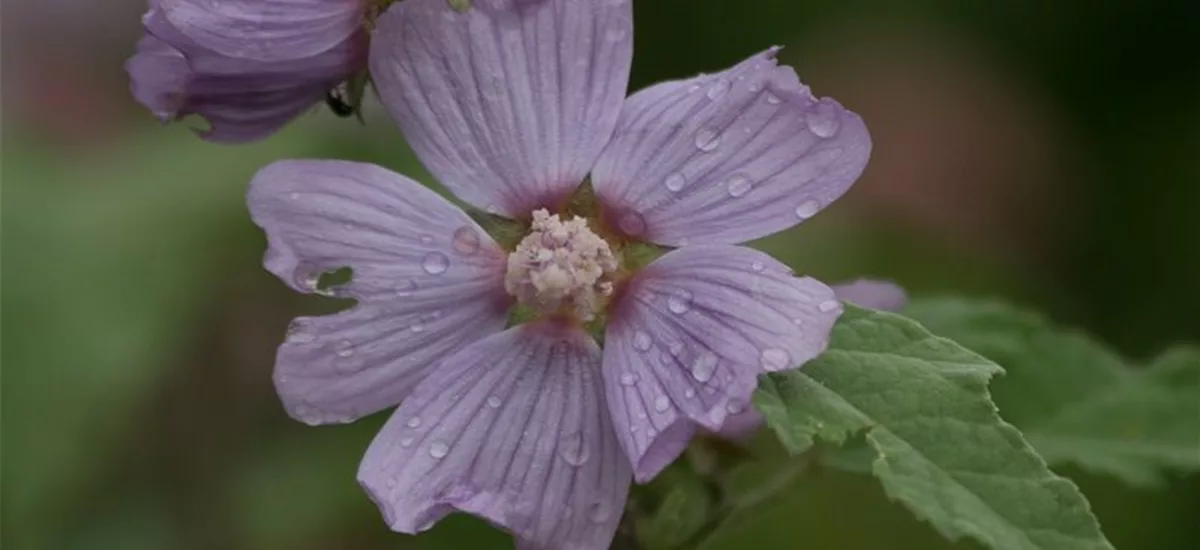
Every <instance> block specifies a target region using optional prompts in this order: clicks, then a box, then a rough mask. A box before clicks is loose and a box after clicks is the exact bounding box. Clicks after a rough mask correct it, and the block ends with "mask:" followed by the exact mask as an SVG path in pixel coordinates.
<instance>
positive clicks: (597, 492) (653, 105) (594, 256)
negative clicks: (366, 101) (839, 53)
mask: <svg viewBox="0 0 1200 550" xmlns="http://www.w3.org/2000/svg"><path fill="white" fill-rule="evenodd" d="M473 4H474V7H473V8H472V9H471V10H470V11H468V12H466V13H456V12H454V11H452V10H451V9H450V8H449V7H448V6H447V3H446V1H445V0H405V1H404V2H401V3H399V4H396V5H395V6H393V7H392V8H391V9H390V10H389V11H388V12H387V13H386V14H384V15H383V16H382V17H381V18H380V19H379V21H378V22H377V23H378V24H377V28H376V31H375V35H374V36H373V39H372V40H373V44H372V50H371V55H370V68H371V72H372V75H373V78H374V79H375V82H376V84H377V86H378V89H379V92H380V94H381V97H382V99H383V102H384V104H385V105H386V106H387V108H388V110H389V111H390V113H391V115H392V116H393V118H395V119H396V120H397V121H398V123H399V124H400V126H401V128H402V130H403V131H404V133H405V135H406V136H407V138H408V140H409V143H410V144H411V146H412V147H413V149H414V150H415V151H416V153H417V155H418V156H419V157H420V158H421V160H422V161H423V162H424V163H425V165H426V167H428V168H429V170H430V171H431V172H432V173H433V174H434V175H435V176H437V178H438V179H439V180H440V181H441V182H442V183H444V184H445V185H446V187H447V188H449V190H450V191H452V192H453V193H454V194H455V195H457V196H458V197H459V198H461V199H463V200H465V201H467V202H469V203H471V204H473V205H476V206H478V207H480V208H481V209H485V210H487V211H489V212H493V213H496V214H500V215H504V216H508V217H510V218H514V219H517V220H519V221H521V222H522V223H524V224H527V228H528V231H527V233H526V234H525V235H524V237H523V238H522V239H521V241H520V243H519V244H518V245H516V246H515V249H509V250H506V249H505V248H502V247H501V246H500V245H498V244H497V243H496V242H494V241H493V240H492V239H491V238H490V237H489V236H488V235H487V234H486V233H484V231H483V230H482V229H481V228H480V227H479V226H478V225H476V224H475V222H473V221H472V219H471V218H470V217H468V216H467V214H466V213H464V212H463V211H462V210H460V209H459V208H457V207H455V206H453V205H452V204H451V203H449V202H447V201H446V200H444V199H442V198H441V197H439V196H438V195H436V194H434V193H433V192H432V191H429V190H427V189H425V188H424V187H422V186H420V185H419V184H417V183H415V182H413V181H412V180H410V179H408V178H405V177H403V176H400V175H398V174H395V173H392V172H390V171H387V170H385V169H383V168H379V167H376V166H372V165H367V164H359V163H352V162H341V161H284V162H279V163H276V164H273V165H271V166H268V167H267V168H265V169H263V170H262V171H261V172H260V173H259V174H258V175H257V176H256V177H255V179H254V181H253V183H252V184H251V188H250V193H249V206H250V209H251V212H252V215H253V217H254V220H255V222H256V223H258V224H259V225H260V226H262V227H263V228H264V229H265V230H266V233H267V237H268V240H269V245H270V249H269V251H268V253H267V257H266V260H265V263H266V267H267V269H268V270H270V271H271V272H272V273H275V274H276V275H278V276H279V277H280V278H282V279H283V280H284V281H285V282H286V283H287V284H289V285H290V286H292V287H293V288H295V289H296V290H299V291H302V292H315V291H317V288H316V286H317V285H316V280H317V277H318V276H319V275H320V274H321V273H322V272H325V271H328V270H331V269H335V268H339V267H342V266H350V267H351V268H352V269H353V278H352V280H351V281H350V282H349V283H347V284H345V285H343V286H341V287H338V288H336V289H332V290H331V291H330V292H333V293H334V294H336V295H338V296H343V297H349V298H353V299H355V300H356V301H357V302H358V303H357V305H356V306H355V307H353V308H351V309H349V310H346V311H343V312H341V313H337V314H334V315H329V316H324V317H307V318H300V319H297V320H296V321H295V323H294V324H293V326H292V327H291V328H290V330H289V334H288V337H287V341H286V342H285V343H284V344H283V345H282V346H281V347H280V349H279V355H278V362H277V365H276V375H275V381H276V386H277V388H278V390H279V393H280V396H281V397H282V399H283V402H284V404H285V406H286V407H287V409H288V411H289V412H290V414H292V415H293V416H294V417H296V418H298V419H300V420H302V421H304V422H308V423H312V424H319V423H328V422H346V421H350V420H353V419H355V418H358V417H360V416H362V415H365V414H370V413H372V412H375V411H378V410H381V409H384V408H387V407H390V406H393V405H396V404H397V403H400V407H399V409H398V410H397V411H396V412H395V413H394V414H393V416H392V418H391V420H389V421H388V423H387V424H386V425H385V426H384V428H383V429H382V430H381V431H380V433H379V435H378V436H377V438H376V439H375V441H374V442H373V443H372V444H371V446H370V449H368V451H367V454H366V457H365V458H364V460H363V462H362V465H361V468H360V470H359V475H358V477H359V481H360V483H361V484H362V485H363V487H364V488H365V489H366V490H367V492H368V493H369V494H370V496H371V497H372V498H373V499H374V500H375V502H376V503H377V504H378V505H379V507H380V508H381V510H382V511H383V514H384V516H385V518H386V520H387V523H388V525H389V526H391V528H393V529H395V530H397V531H401V532H405V533H416V532H418V531H422V530H424V529H427V528H428V527H430V526H431V525H432V524H433V523H434V522H436V521H437V520H438V519H440V518H442V517H443V516H445V515H446V514H448V513H450V512H452V511H454V510H460V511H465V512H469V513H472V514H475V515H478V516H480V517H483V518H486V519H487V520H489V521H491V522H493V523H495V524H497V525H499V526H502V527H504V528H506V529H508V530H509V531H511V532H513V533H514V534H515V535H516V537H517V539H518V542H519V545H520V546H521V547H523V548H580V549H602V548H606V547H607V545H608V543H609V542H610V541H611V539H612V536H613V533H614V531H615V529H616V526H617V523H618V521H619V520H620V516H621V512H622V507H623V505H624V501H625V497H626V494H627V491H628V484H629V482H630V478H631V477H633V478H635V479H637V480H638V481H646V480H649V479H651V478H652V477H653V476H654V475H656V474H657V473H658V472H659V471H660V470H661V469H662V468H663V467H665V466H666V465H667V464H668V463H670V462H671V461H672V460H673V459H674V458H676V457H677V456H678V455H679V454H680V452H681V451H682V449H683V448H684V446H685V445H686V444H687V442H688V440H689V439H690V438H691V437H692V435H693V434H694V433H695V432H696V430H697V429H705V430H710V431H717V430H720V429H722V427H723V426H725V425H726V424H729V423H734V422H737V421H738V419H739V418H741V417H742V416H746V415H745V413H746V411H747V408H748V406H749V399H750V395H751V393H752V392H753V390H754V388H755V385H756V377H757V375H758V374H760V373H763V372H769V371H778V370H783V369H790V368H794V367H795V366H797V365H800V364H803V363H804V362H806V361H808V360H809V359H812V358H813V357H815V356H817V355H818V354H820V353H821V352H822V350H824V348H825V346H826V343H827V339H828V337H829V331H830V328H831V327H832V325H833V323H834V322H835V320H836V319H837V317H838V315H839V313H840V311H841V305H840V303H839V302H838V300H837V298H836V296H835V295H834V291H833V290H831V289H830V288H829V287H827V286H825V285H824V284H822V283H820V282H818V281H816V280H814V279H811V278H806V277H795V276H793V275H792V273H791V270H790V269H788V268H787V266H785V265H783V264H781V263H779V262H778V261H776V260H774V259H772V258H771V257H770V256H768V255H766V254H764V253H762V252H759V251H756V250H753V249H750V248H744V247H740V246H736V244H737V243H741V242H744V241H747V240H751V239H756V238H759V237H763V236H766V235H768V234H771V233H773V232H776V231H779V230H781V229H785V228H787V227H790V226H792V225H795V224H798V223H800V222H802V221H804V220H805V219H808V218H809V217H811V216H813V215H814V214H816V213H817V211H819V210H820V209H821V208H823V207H825V206H827V205H828V204H829V203H831V202H832V201H834V200H835V199H836V198H838V197H839V196H840V195H842V194H843V193H844V192H845V191H846V190H847V189H849V187H850V185H851V184H852V182H853V181H854V180H855V179H856V178H857V177H858V175H859V173H860V172H861V171H862V170H863V168H864V166H865V165H866V162H867V157H868V155H869V152H870V148H871V145H870V138H869V136H868V135H867V131H866V128H865V127H864V125H863V123H862V121H861V120H860V119H859V117H858V116H856V115H854V114H853V113H850V112H849V111H846V110H844V109H843V108H842V107H841V106H840V105H839V104H838V103H837V102H835V101H833V100H830V99H817V98H815V97H813V96H812V95H811V93H810V92H809V90H808V88H806V87H805V86H803V85H802V84H800V82H799V80H798V79H797V77H796V75H795V73H794V72H793V71H792V70H791V69H789V68H786V67H781V66H778V65H777V64H776V62H775V60H774V55H775V50H770V51H767V52H764V53H761V54H758V55H755V56H753V57H751V58H750V59H748V60H746V61H744V62H742V63H740V64H738V65H737V66H735V67H733V68H731V69H729V70H727V71H724V72H721V73H718V74H714V75H709V76H700V77H696V78H692V79H688V80H681V81H674V82H666V83H662V84H659V85H656V86H652V87H650V88H647V89H645V90H642V91H640V92H638V93H636V94H634V95H633V96H631V97H629V98H628V99H626V98H625V97H624V95H625V90H626V86H627V83H628V75H629V67H630V62H631V57H632V49H633V37H632V34H633V26H632V8H631V5H630V3H629V2H628V1H622V0H475V2H474V3H473ZM589 174H590V181H591V183H592V187H593V188H594V191H595V201H594V202H595V203H596V204H595V206H596V211H595V212H592V211H591V210H590V209H585V210H588V212H585V213H592V214H594V215H593V216H592V217H590V218H583V217H579V216H578V214H579V213H580V212H579V211H578V208H579V207H578V206H576V205H578V204H579V201H577V202H575V203H571V204H572V206H568V203H569V199H570V198H571V197H572V196H573V195H574V194H575V192H576V189H577V188H578V187H579V186H580V184H581V182H582V181H584V180H585V178H588V177H589ZM582 202H583V203H584V204H587V201H582ZM638 241H647V242H651V243H656V244H659V245H667V246H674V247H678V248H676V249H675V250H672V251H670V252H668V253H666V254H664V255H662V256H661V257H659V258H658V259H657V260H655V261H653V262H652V263H650V264H649V265H647V266H646V267H645V268H643V269H640V270H634V269H633V268H635V267H636V265H634V264H632V263H631V262H629V259H628V258H627V257H626V256H627V254H628V253H629V252H630V251H631V250H634V248H633V247H631V244H633V243H636V242H638ZM514 304H519V306H520V307H521V308H522V309H523V310H525V311H527V312H531V313H535V314H537V315H538V316H537V318H536V319H535V320H534V321H531V322H528V323H526V324H522V325H518V326H514V327H511V328H507V329H506V328H505V327H506V324H507V319H508V313H509V310H510V309H511V307H512V306H513V305H514ZM600 324H603V325H604V349H603V350H601V348H600V346H598V345H597V343H596V342H595V341H594V340H593V339H592V337H591V336H590V335H589V333H588V332H587V330H585V327H587V328H595V327H596V326H597V325H600Z"/></svg>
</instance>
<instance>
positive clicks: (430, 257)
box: [421, 252, 450, 275]
mask: <svg viewBox="0 0 1200 550" xmlns="http://www.w3.org/2000/svg"><path fill="white" fill-rule="evenodd" d="M421 268H422V269H424V270H425V273H428V274H430V275H440V274H442V273H445V272H446V270H447V269H449V268H450V258H447V257H446V255H445V254H442V253H441V252H430V253H428V254H426V255H425V258H424V259H423V260H421Z"/></svg>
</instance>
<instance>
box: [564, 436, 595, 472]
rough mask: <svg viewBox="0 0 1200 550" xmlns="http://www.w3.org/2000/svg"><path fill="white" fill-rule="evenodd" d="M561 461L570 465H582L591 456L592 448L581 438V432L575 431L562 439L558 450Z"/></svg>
mask: <svg viewBox="0 0 1200 550" xmlns="http://www.w3.org/2000/svg"><path fill="white" fill-rule="evenodd" d="M558 456H561V457H562V459H563V462H566V463H567V464H570V465H572V466H583V465H584V464H586V463H587V461H588V459H589V458H591V456H592V450H591V448H590V447H588V445H587V441H585V440H584V439H583V434H582V433H580V432H575V433H573V434H571V435H568V436H567V437H565V438H563V440H562V448H560V449H559V451H558Z"/></svg>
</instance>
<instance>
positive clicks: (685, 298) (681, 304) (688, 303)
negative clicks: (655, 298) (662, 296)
mask: <svg viewBox="0 0 1200 550" xmlns="http://www.w3.org/2000/svg"><path fill="white" fill-rule="evenodd" d="M667 309H668V310H670V311H671V313H674V314H676V315H682V314H684V313H687V312H688V310H690V309H692V293H691V292H688V291H686V290H680V291H679V292H676V293H675V294H672V295H671V296H670V297H668V298H667Z"/></svg>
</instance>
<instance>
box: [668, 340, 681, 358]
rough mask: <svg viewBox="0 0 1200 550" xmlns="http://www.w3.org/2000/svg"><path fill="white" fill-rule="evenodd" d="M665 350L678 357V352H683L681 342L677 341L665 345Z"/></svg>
mask: <svg viewBox="0 0 1200 550" xmlns="http://www.w3.org/2000/svg"><path fill="white" fill-rule="evenodd" d="M667 351H668V352H669V353H670V354H671V355H674V356H676V357H678V356H679V354H681V353H683V342H679V341H675V342H671V345H669V346H667Z"/></svg>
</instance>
